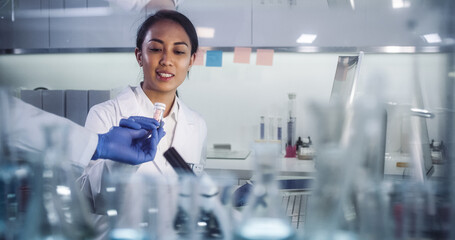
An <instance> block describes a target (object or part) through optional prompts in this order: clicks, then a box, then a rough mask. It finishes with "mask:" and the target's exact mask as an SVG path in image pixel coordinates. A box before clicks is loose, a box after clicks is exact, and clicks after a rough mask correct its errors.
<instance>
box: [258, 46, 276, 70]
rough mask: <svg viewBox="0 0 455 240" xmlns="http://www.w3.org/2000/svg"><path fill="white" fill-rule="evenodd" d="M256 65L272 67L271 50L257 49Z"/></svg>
mask: <svg viewBox="0 0 455 240" xmlns="http://www.w3.org/2000/svg"><path fill="white" fill-rule="evenodd" d="M256 65H264V66H272V65H273V49H258V50H257V52H256Z"/></svg>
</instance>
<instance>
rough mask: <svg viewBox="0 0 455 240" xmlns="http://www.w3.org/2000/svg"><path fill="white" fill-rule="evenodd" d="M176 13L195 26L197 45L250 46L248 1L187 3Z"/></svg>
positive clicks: (218, 0)
mask: <svg viewBox="0 0 455 240" xmlns="http://www.w3.org/2000/svg"><path fill="white" fill-rule="evenodd" d="M178 11H179V12H181V13H183V14H185V15H186V16H187V17H188V18H189V19H190V20H191V21H192V22H193V24H194V25H195V27H196V29H197V31H198V35H199V45H200V46H206V47H232V46H251V0H229V1H225V0H210V1H207V0H188V1H183V3H182V4H181V5H180V6H179V7H178ZM212 33H213V35H212Z"/></svg>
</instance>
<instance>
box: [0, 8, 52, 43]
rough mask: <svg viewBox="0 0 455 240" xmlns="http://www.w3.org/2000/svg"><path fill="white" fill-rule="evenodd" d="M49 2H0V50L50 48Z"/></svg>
mask: <svg viewBox="0 0 455 240" xmlns="http://www.w3.org/2000/svg"><path fill="white" fill-rule="evenodd" d="M48 3H49V1H48V0H42V1H36V0H14V1H13V0H10V1H0V48H3V49H8V48H27V49H36V48H48V47H49V34H48V30H49V22H48V16H49V11H48Z"/></svg>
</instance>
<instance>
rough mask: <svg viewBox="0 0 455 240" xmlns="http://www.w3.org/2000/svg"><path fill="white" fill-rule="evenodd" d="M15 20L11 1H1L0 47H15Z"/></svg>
mask: <svg viewBox="0 0 455 240" xmlns="http://www.w3.org/2000/svg"><path fill="white" fill-rule="evenodd" d="M13 44H14V41H13V21H12V3H11V1H6V2H4V1H0V49H10V48H13V46H14V45H13Z"/></svg>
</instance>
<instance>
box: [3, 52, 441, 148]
mask: <svg viewBox="0 0 455 240" xmlns="http://www.w3.org/2000/svg"><path fill="white" fill-rule="evenodd" d="M339 55H352V54H338V53H337V54H316V53H314V54H308V53H306V54H303V53H275V56H274V63H273V66H257V65H256V64H255V62H256V56H255V53H253V54H252V57H251V62H250V64H238V63H233V53H232V52H225V53H224V54H223V67H221V68H215V67H205V66H194V67H193V68H192V70H191V73H190V77H189V79H187V80H186V81H185V82H184V84H183V85H182V86H181V87H180V88H179V95H180V97H181V98H182V99H183V100H184V101H185V102H186V103H187V104H188V105H189V106H190V107H192V108H193V109H195V110H197V111H198V112H200V113H201V114H202V115H203V116H204V117H205V119H206V121H207V125H208V130H209V132H208V144H209V146H210V145H212V144H213V143H231V144H232V146H233V148H234V149H247V148H248V147H249V145H250V143H251V142H252V141H253V140H254V139H256V138H258V136H259V117H260V116H261V115H265V116H282V117H283V121H284V119H285V114H286V110H287V99H288V98H287V93H288V92H296V93H297V102H298V121H297V134H298V136H302V137H306V136H311V137H312V138H315V137H317V134H318V131H319V130H318V129H316V127H315V126H316V125H315V123H314V118H313V117H312V116H313V114H312V113H311V111H310V110H309V108H308V104H309V103H312V102H319V103H326V102H328V100H329V97H330V92H331V89H332V81H333V78H334V76H335V69H336V64H337V59H338V56H339ZM414 70H417V72H416V73H415V72H414ZM446 73H447V71H446V57H445V55H444V54H421V55H411V54H395V55H393V54H366V55H365V56H364V61H363V64H362V67H361V72H360V78H359V80H360V82H359V85H360V86H361V88H360V89H359V92H358V94H359V95H361V94H362V93H363V92H364V90H363V89H364V88H365V86H366V85H367V84H365V83H366V82H368V81H369V80H370V81H371V80H374V81H379V80H381V83H380V84H378V86H377V91H380V90H381V89H382V90H384V95H385V96H386V99H387V101H394V102H398V103H409V102H410V93H411V90H410V89H411V87H412V84H411V83H412V81H413V80H414V79H417V78H418V79H420V81H421V82H422V85H423V86H422V89H424V93H423V100H424V103H425V107H426V108H428V109H430V110H433V111H435V110H438V111H439V110H441V108H442V107H443V105H444V104H443V99H444V91H443V83H444V82H445V79H446ZM0 79H1V83H2V85H7V86H10V87H13V88H23V89H33V88H36V87H47V88H49V89H116V90H118V89H119V88H122V87H124V86H126V85H128V84H132V85H135V84H138V83H139V82H140V79H141V70H140V68H139V67H138V66H137V63H136V61H135V58H134V53H85V54H43V55H3V56H0ZM378 79H379V80H378ZM437 113H438V114H439V112H437ZM439 121H440V117H439V118H438V115H437V116H436V118H434V119H431V120H428V121H427V122H428V125H429V133H430V138H435V139H436V140H437V139H440V136H441V131H443V130H440V129H438V123H439ZM283 125H284V122H283ZM283 130H284V129H283Z"/></svg>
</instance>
